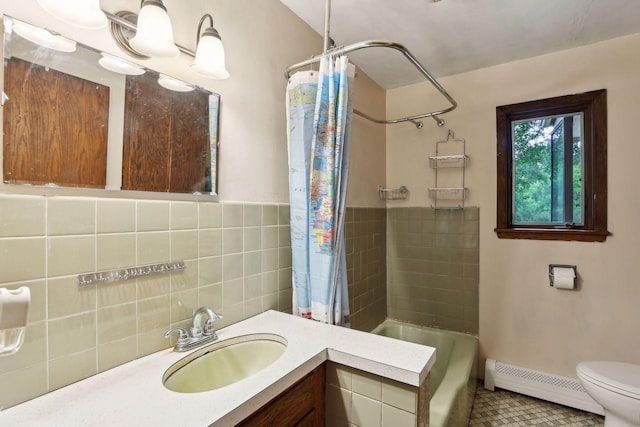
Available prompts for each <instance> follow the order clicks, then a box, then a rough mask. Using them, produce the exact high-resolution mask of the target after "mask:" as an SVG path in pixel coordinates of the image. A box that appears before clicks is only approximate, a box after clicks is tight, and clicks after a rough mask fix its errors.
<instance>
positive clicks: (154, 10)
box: [130, 0, 180, 58]
mask: <svg viewBox="0 0 640 427" xmlns="http://www.w3.org/2000/svg"><path fill="white" fill-rule="evenodd" d="M130 44H131V47H132V48H133V49H135V50H136V51H137V52H139V53H141V54H143V55H147V56H158V57H167V58H171V57H175V56H178V55H179V54H180V51H179V50H178V47H177V46H176V45H175V43H174V41H173V27H172V26H171V20H170V19H169V15H168V14H167V8H166V7H164V4H163V3H162V0H142V3H141V8H140V13H139V14H138V29H137V30H136V35H135V37H133V38H132V39H131V40H130Z"/></svg>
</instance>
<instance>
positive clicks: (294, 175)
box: [287, 56, 355, 327]
mask: <svg viewBox="0 0 640 427" xmlns="http://www.w3.org/2000/svg"><path fill="white" fill-rule="evenodd" d="M354 75H355V67H354V66H353V65H351V64H349V61H348V59H347V57H345V56H341V57H338V58H333V57H330V56H325V57H323V58H322V59H321V62H320V69H319V71H302V72H298V73H296V74H294V75H293V76H292V77H291V78H290V80H289V84H288V85H287V110H288V115H287V125H288V129H289V134H288V138H287V143H288V150H289V198H290V206H291V248H292V254H293V258H292V265H293V314H294V315H298V316H301V317H305V318H308V319H313V320H317V321H320V322H324V323H330V324H336V325H342V326H347V327H348V326H349V298H348V293H347V265H346V255H345V248H344V210H345V205H346V193H347V180H348V175H349V153H350V144H349V143H350V139H351V115H352V112H353V107H352V103H351V97H350V88H351V85H352V83H353V78H354Z"/></svg>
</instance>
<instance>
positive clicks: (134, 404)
mask: <svg viewBox="0 0 640 427" xmlns="http://www.w3.org/2000/svg"><path fill="white" fill-rule="evenodd" d="M255 334H272V335H273V334H275V335H278V336H280V337H282V339H283V340H285V341H286V346H287V347H286V350H285V351H284V353H283V354H282V356H280V357H279V358H278V359H277V360H276V361H275V362H273V363H272V364H271V365H269V366H268V367H266V368H264V369H262V370H261V371H259V372H256V373H254V374H252V375H251V376H249V377H247V378H245V379H243V380H240V381H237V382H235V383H232V384H229V385H227V386H224V387H222V388H218V389H215V390H211V391H206V392H199V393H179V392H174V391H171V390H169V389H167V388H165V386H164V385H163V375H164V374H165V372H166V371H167V369H169V367H171V366H172V365H173V364H174V363H176V362H178V361H180V360H181V359H182V358H183V357H188V356H189V355H190V354H191V353H189V352H184V353H178V352H175V351H173V349H168V350H163V351H160V352H157V353H154V354H152V355H149V356H146V357H144V358H141V359H137V360H135V361H132V362H129V363H126V364H124V365H121V366H119V367H116V368H113V369H111V370H109V371H106V372H103V373H100V374H98V375H95V376H93V377H90V378H87V379H85V380H82V381H80V382H77V383H75V384H71V385H69V386H67V387H64V388H62V389H59V390H56V391H53V392H51V393H48V394H46V395H44V396H41V397H38V398H36V399H33V400H31V401H28V402H25V403H22V404H20V405H17V406H15V407H12V408H9V409H6V410H4V411H0V425H2V426H14V425H15V426H21V427H39V426H52V425H56V426H67V427H73V426H82V427H90V426H109V427H114V426H132V425H140V426H142V425H153V426H154V427H159V426H167V427H176V426H189V427H199V426H202V427H204V426H210V425H214V426H218V425H219V426H229V425H237V424H240V425H245V426H249V425H256V424H260V421H264V420H271V419H278V420H282V418H280V417H281V416H282V414H283V413H284V412H282V411H281V408H282V407H285V408H287V411H285V412H287V413H288V412H292V411H291V408H292V407H296V408H297V409H299V411H297V412H296V414H294V416H298V417H299V418H296V419H295V420H292V421H301V422H302V423H301V425H304V423H305V422H309V424H308V425H316V424H313V423H311V418H308V419H305V418H306V417H308V416H309V417H313V416H314V414H315V416H318V417H319V418H318V419H319V420H321V419H323V417H324V404H323V397H324V396H323V394H324V391H323V390H324V388H325V387H324V383H325V380H324V372H325V370H324V365H325V362H332V363H335V364H339V365H341V366H344V367H347V368H349V369H354V370H357V371H359V372H363V373H366V374H367V375H370V374H372V375H374V376H376V377H379V378H381V379H383V380H392V381H394V382H396V383H398V384H401V385H403V386H408V387H410V388H414V389H415V390H416V394H417V393H418V390H420V386H421V385H424V384H426V383H425V381H426V380H427V378H428V374H429V371H430V369H431V367H432V366H433V363H434V362H435V357H436V355H435V349H434V348H432V347H426V346H422V345H418V344H413V343H410V342H405V341H399V340H394V339H391V338H387V337H383V336H379V335H373V334H369V333H365V332H360V331H355V330H351V329H347V328H342V327H337V326H331V325H326V324H322V323H318V322H312V321H309V320H306V319H302V318H298V317H294V316H291V315H288V314H285V313H281V312H277V311H267V312H264V313H261V314H259V315H257V316H254V317H252V318H249V319H246V320H244V321H241V322H238V323H236V324H233V325H230V326H228V327H226V328H223V329H221V330H220V331H218V336H219V341H217V342H222V341H224V340H229V339H232V338H237V337H241V336H244V335H255ZM193 351H194V352H196V351H198V349H196V350H193ZM423 389H424V388H423ZM291 399H293V401H292V400H291ZM427 406H428V405H427ZM427 419H428V417H427ZM243 422H244V423H243ZM295 424H296V423H294V422H292V424H290V425H295Z"/></svg>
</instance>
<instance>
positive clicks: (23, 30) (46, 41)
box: [13, 21, 76, 52]
mask: <svg viewBox="0 0 640 427" xmlns="http://www.w3.org/2000/svg"><path fill="white" fill-rule="evenodd" d="M13 31H14V32H15V33H16V34H18V35H19V36H20V37H22V38H24V39H26V40H29V41H30V42H31V43H35V44H37V45H40V46H42V47H46V48H48V49H53V50H57V51H59V52H75V51H76V42H74V41H73V40H69V39H68V38H66V37H62V36H60V35H57V34H52V33H50V32H49V31H47V30H45V29H43V28H38V27H34V26H33V25H29V24H26V23H24V22H18V21H14V23H13Z"/></svg>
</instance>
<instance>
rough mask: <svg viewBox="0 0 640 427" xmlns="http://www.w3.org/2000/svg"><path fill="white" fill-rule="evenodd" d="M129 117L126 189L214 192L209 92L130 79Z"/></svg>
mask: <svg viewBox="0 0 640 427" xmlns="http://www.w3.org/2000/svg"><path fill="white" fill-rule="evenodd" d="M203 112H204V113H206V114H203ZM124 117H125V127H124V128H125V131H124V147H123V148H124V150H123V156H122V189H123V190H143V191H165V192H166V191H168V192H172V193H193V192H200V193H209V192H211V151H210V150H209V120H208V117H209V95H208V94H206V93H203V92H197V91H192V92H173V91H170V90H168V89H165V88H163V87H162V86H160V85H158V82H157V77H156V76H153V75H151V74H150V73H146V74H143V75H141V76H128V77H127V89H126V95H125V113H124Z"/></svg>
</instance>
